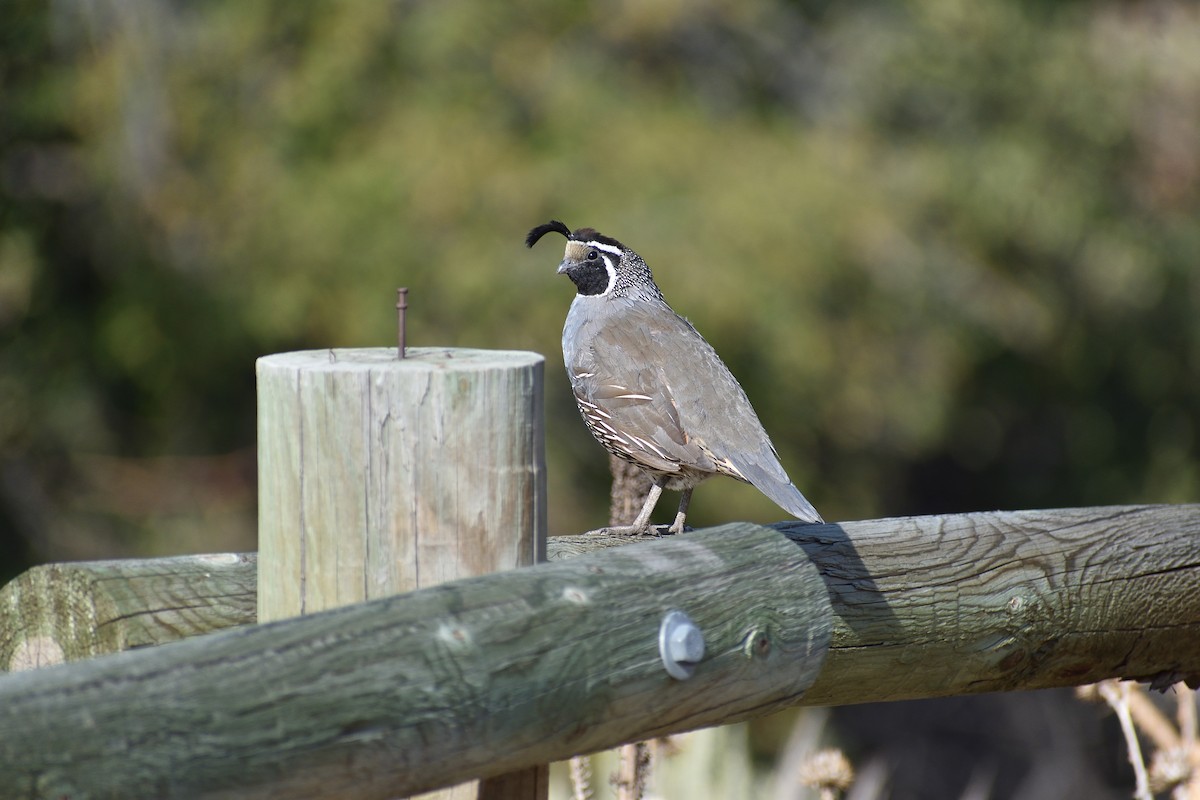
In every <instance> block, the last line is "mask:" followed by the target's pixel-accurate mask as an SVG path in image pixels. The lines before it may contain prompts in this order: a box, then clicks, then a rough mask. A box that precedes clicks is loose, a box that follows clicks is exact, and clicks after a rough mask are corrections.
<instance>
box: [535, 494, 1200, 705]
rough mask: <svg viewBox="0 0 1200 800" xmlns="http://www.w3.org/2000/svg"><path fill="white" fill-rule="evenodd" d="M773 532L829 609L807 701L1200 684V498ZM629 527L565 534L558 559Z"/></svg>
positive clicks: (614, 540) (616, 539) (611, 541)
mask: <svg viewBox="0 0 1200 800" xmlns="http://www.w3.org/2000/svg"><path fill="white" fill-rule="evenodd" d="M772 527H774V528H776V529H777V530H780V531H783V532H784V533H786V534H787V535H788V536H789V537H791V538H792V539H793V540H794V541H796V542H797V543H798V544H799V545H800V546H801V547H803V548H804V550H805V552H807V553H808V555H809V557H810V558H811V559H812V561H813V563H814V564H816V565H817V567H818V569H820V571H821V575H822V576H823V577H824V579H825V584H826V586H827V587H828V589H829V594H830V601H831V602H832V604H833V610H834V627H833V636H832V640H831V642H830V650H829V658H828V660H827V661H826V663H825V668H824V670H823V671H822V673H821V676H820V678H819V679H818V680H817V682H816V683H815V684H814V685H813V687H812V689H811V690H810V691H809V692H808V693H807V694H806V695H805V698H804V704H805V705H845V704H850V703H868V702H877V701H882V700H904V699H910V698H919V697H941V696H949V695H960V694H971V693H979V692H995V691H1006V690H1012V689H1040V688H1048V687H1054V686H1076V685H1080V684H1084V683H1091V682H1093V681H1097V680H1100V679H1103V678H1115V677H1123V678H1136V679H1144V680H1150V681H1154V682H1157V683H1158V684H1169V683H1173V682H1175V681H1178V680H1183V679H1186V680H1188V681H1189V682H1192V683H1195V682H1196V681H1197V680H1198V679H1200V505H1176V506H1110V507H1099V508H1071V509H1054V510H1046V511H1003V512H1001V511H996V512H981V513H973V514H947V515H944V516H926V517H906V518H898V519H879V520H866V521H862V522H842V523H837V524H831V525H801V524H799V523H779V524H777V525H773V526H772ZM686 535H687V534H685V536H686ZM628 538H629V537H625V536H611V535H606V534H603V533H595V534H587V535H583V536H569V537H554V538H552V539H551V540H550V551H549V552H550V559H551V560H552V561H553V560H557V559H561V558H567V557H571V556H573V555H576V554H578V553H582V552H587V551H589V550H593V549H596V548H603V547H609V546H618V545H620V544H622V543H623V542H625V541H628Z"/></svg>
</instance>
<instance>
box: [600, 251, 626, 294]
mask: <svg viewBox="0 0 1200 800" xmlns="http://www.w3.org/2000/svg"><path fill="white" fill-rule="evenodd" d="M617 252H618V253H619V252H621V251H620V250H617ZM600 257H601V258H603V259H604V268H605V269H607V270H608V287H607V288H606V289H605V290H604V291H603V292H601V293H600V294H601V296H604V295H607V294H608V293H609V292H611V291H612V290H613V287H614V286H616V284H617V268H616V265H614V264H613V260H612V259H611V258H609V257H608V256H603V255H602V256H600Z"/></svg>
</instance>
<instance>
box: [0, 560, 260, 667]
mask: <svg viewBox="0 0 1200 800" xmlns="http://www.w3.org/2000/svg"><path fill="white" fill-rule="evenodd" d="M256 562H257V556H256V555H255V554H254V553H220V554H214V555H198V556H175V557H171V558H152V559H128V560H118V561H86V562H77V563H65V564H44V565H41V566H37V567H33V568H32V569H30V570H27V571H26V572H24V573H22V574H21V575H19V576H17V578H15V579H14V580H12V581H11V582H10V583H8V584H7V585H5V586H4V587H3V588H0V670H20V669H29V668H31V667H41V666H48V665H50V664H59V663H62V662H63V661H77V660H80V659H84V658H91V657H93V656H97V655H102V654H105V653H113V652H117V651H119V650H127V649H130V648H134V647H144V646H146V645H154V644H162V643H164V642H169V641H175V640H177V639H181V638H185V637H188V636H195V635H197V634H202V633H211V632H212V631H216V630H220V629H222V628H228V627H232V626H235V625H244V624H247V623H252V622H254V620H255V611H254V609H255V596H256V577H255V569H256V567H255V565H256Z"/></svg>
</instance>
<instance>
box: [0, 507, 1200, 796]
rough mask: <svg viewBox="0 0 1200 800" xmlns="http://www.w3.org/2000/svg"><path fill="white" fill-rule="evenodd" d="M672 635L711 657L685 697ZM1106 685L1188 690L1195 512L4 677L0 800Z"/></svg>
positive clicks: (577, 540) (592, 565)
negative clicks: (794, 711)
mask: <svg viewBox="0 0 1200 800" xmlns="http://www.w3.org/2000/svg"><path fill="white" fill-rule="evenodd" d="M781 534H782V535H781ZM625 541H626V540H625V539H619V540H609V539H606V538H605V537H598V536H587V537H557V538H554V539H552V540H551V542H552V545H551V549H550V556H551V558H552V559H554V558H559V559H562V558H565V557H566V556H567V555H570V554H573V553H575V552H578V551H580V550H584V549H595V548H597V547H604V546H606V545H609V544H614V543H624V542H625ZM669 608H681V609H683V610H685V611H687V612H688V613H689V614H690V615H691V616H692V617H693V619H695V620H696V622H697V623H698V625H699V626H700V628H701V629H702V630H703V631H704V633H705V636H706V642H707V645H708V649H707V652H706V655H705V657H704V660H703V661H702V662H701V663H700V665H699V668H698V669H697V671H696V675H695V676H694V677H693V678H691V679H689V680H685V681H675V680H674V679H671V678H669V677H667V676H666V673H665V672H664V671H663V669H662V666H661V664H660V663H659V661H658V654H657V649H656V636H657V626H658V621H659V619H660V618H661V616H662V614H663V612H665V611H666V610H667V609H669ZM3 624H6V625H7V624H9V623H3ZM26 629H29V626H26ZM826 652H827V655H825V654H826ZM822 655H824V656H825V658H824V665H823V666H821V657H822ZM818 670H819V672H818ZM1109 677H1125V678H1139V679H1146V680H1151V681H1154V682H1157V683H1160V684H1166V683H1170V682H1173V681H1176V680H1180V679H1183V680H1188V681H1189V682H1191V683H1196V682H1197V678H1198V677H1200V506H1197V505H1188V506H1138V507H1111V508H1086V509H1066V510H1053V511H1027V512H1003V513H1002V512H996V513H978V514H962V515H947V516H937V517H916V518H905V519H892V520H873V521H864V522H847V523H841V524H831V525H823V526H798V525H795V526H793V525H780V526H776V530H774V531H772V530H769V529H763V528H759V527H758V526H753V525H748V524H736V525H729V526H724V527H723V528H717V529H712V530H706V531H697V532H694V533H689V534H687V535H685V536H682V537H672V538H667V539H662V540H657V541H652V542H647V543H639V544H637V545H636V546H632V547H627V548H626V547H622V548H620V549H618V550H605V551H604V552H599V553H592V554H589V555H586V556H583V557H580V558H572V559H570V560H569V561H562V562H561V563H551V564H543V565H539V566H535V567H529V568H525V569H521V570H517V571H513V572H508V573H502V574H497V575H491V576H485V577H482V578H472V579H468V580H464V581H456V582H453V583H450V584H446V585H444V586H442V587H436V588H432V589H425V590H421V591H418V592H414V593H411V594H407V595H401V596H397V597H394V598H388V599H385V600H378V601H372V602H370V603H366V604H360V605H356V606H350V607H347V608H344V609H338V610H334V611H330V612H327V613H322V614H316V615H312V616H308V617H303V618H297V619H294V620H286V621H282V622H278V623H272V624H270V625H261V626H252V627H247V628H242V629H238V630H233V631H225V632H221V633H216V634H213V635H209V636H203V637H197V638H193V639H191V640H188V641H184V642H178V643H175V644H168V645H164V646H161V647H153V648H146V649H142V650H137V651H133V652H128V653H123V654H120V655H116V656H110V657H105V658H99V659H95V660H92V661H87V662H82V663H78V664H70V665H66V666H60V667H54V668H50V669H45V670H35V671H30V672H24V673H19V674H13V675H8V676H3V677H0V796H4V797H9V796H12V797H59V796H70V797H72V798H84V797H173V796H175V797H185V796H186V797H203V796H228V797H266V796H273V795H286V796H293V797H319V796H323V795H328V794H330V793H336V792H338V791H351V790H352V791H353V793H354V794H355V796H357V797H391V796H395V795H396V794H399V793H404V792H412V791H418V790H423V789H426V788H431V787H434V786H440V785H446V784H451V783H455V782H458V781H461V780H464V779H467V778H471V777H482V776H487V775H493V774H498V773H501V772H505V771H509V770H512V769H517V768H520V767H522V766H526V765H529V764H538V763H545V762H547V761H550V760H557V759H561V758H564V757H566V756H569V755H572V754H574V753H578V752H590V751H594V750H598V749H603V748H606V747H610V746H612V745H615V744H619V743H621V742H625V741H631V740H636V739H639V738H645V737H647V736H652V735H657V734H663V733H670V732H675V731H681V730H687V729H691V728H695V727H699V726H704V725H712V724H717V723H720V722H728V721H733V720H736V719H744V718H748V717H752V716H755V715H758V714H762V713H766V712H767V711H770V710H773V709H775V708H778V707H781V706H783V705H787V704H790V703H797V702H802V703H804V704H815V705H825V704H841V703H855V702H866V701H873V700H892V699H902V698H914V697H931V696H940V695H950V694H963V693H971V692H984V691H996V690H1006V689H1026V688H1042V687H1049V686H1064V685H1072V684H1079V683H1086V682H1091V681H1095V680H1099V679H1102V678H1109ZM810 684H811V685H810Z"/></svg>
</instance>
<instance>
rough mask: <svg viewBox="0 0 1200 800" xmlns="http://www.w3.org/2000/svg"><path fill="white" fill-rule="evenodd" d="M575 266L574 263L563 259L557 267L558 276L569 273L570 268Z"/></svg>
mask: <svg viewBox="0 0 1200 800" xmlns="http://www.w3.org/2000/svg"><path fill="white" fill-rule="evenodd" d="M573 266H575V262H574V261H572V260H571V259H569V258H564V259H563V260H562V263H561V264H559V265H558V274H559V275H566V274H567V273H568V272H570V271H571V267H573Z"/></svg>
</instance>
